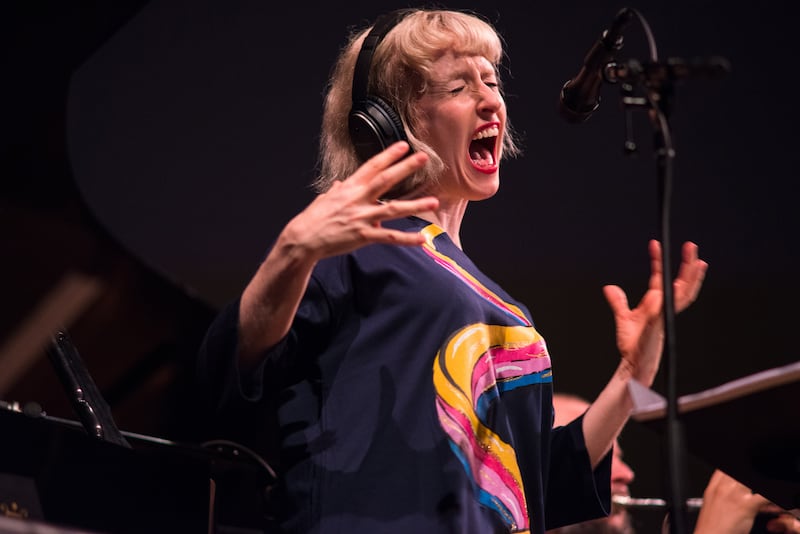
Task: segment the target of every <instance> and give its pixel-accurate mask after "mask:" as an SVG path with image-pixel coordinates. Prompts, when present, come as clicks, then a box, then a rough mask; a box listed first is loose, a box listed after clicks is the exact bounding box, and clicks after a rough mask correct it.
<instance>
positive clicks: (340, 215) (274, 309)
mask: <svg viewBox="0 0 800 534" xmlns="http://www.w3.org/2000/svg"><path fill="white" fill-rule="evenodd" d="M408 148H409V147H408V143H405V142H398V143H395V144H393V145H391V146H390V147H389V148H387V149H386V150H384V151H383V152H380V153H379V154H377V155H375V156H374V157H372V158H371V159H369V160H368V161H366V162H365V163H364V164H363V165H362V166H361V167H359V168H358V170H357V171H356V172H355V173H353V175H352V176H350V177H349V178H347V180H345V181H343V182H337V183H335V184H334V185H333V187H331V188H330V189H329V190H328V191H326V192H325V193H322V194H320V195H318V196H317V198H315V199H314V201H313V202H311V204H309V205H308V207H306V209H304V210H303V211H302V212H300V213H299V214H297V215H296V216H295V217H294V218H293V219H292V220H291V221H290V222H289V223H288V224H287V225H286V227H284V229H283V231H282V232H281V234H280V235H279V236H278V239H277V240H276V242H275V245H274V246H273V248H272V250H271V251H270V253H269V254H268V255H267V257H266V258H265V260H264V261H263V262H262V263H261V265H260V266H259V268H258V270H257V271H256V274H255V275H254V276H253V278H252V279H251V280H250V282H249V283H248V284H247V287H246V288H245V290H244V292H243V293H242V298H241V300H240V302H239V347H238V353H239V358H240V365H241V366H242V367H243V368H245V367H248V366H254V365H256V364H257V363H258V361H259V358H260V357H261V355H262V354H263V352H264V351H265V350H266V349H268V348H270V347H272V346H273V345H274V344H275V343H277V342H278V341H279V340H280V339H281V338H283V337H284V336H285V335H286V334H287V332H289V329H290V327H291V324H292V321H293V319H294V315H295V313H296V312H297V308H298V306H299V304H300V300H301V299H302V297H303V294H304V292H305V290H306V287H307V286H308V282H309V279H310V277H311V272H312V270H313V269H314V265H315V264H316V262H317V261H319V260H321V259H323V258H326V257H330V256H336V255H338V254H344V253H347V252H350V251H353V250H355V249H357V248H359V247H363V246H365V245H369V244H372V243H392V244H396V245H407V246H413V245H421V244H422V243H423V242H424V238H423V236H422V234H420V233H419V232H403V231H400V230H393V229H390V228H384V227H383V226H381V222H382V221H387V220H390V219H397V218H400V217H406V216H409V215H413V214H415V213H420V212H424V211H429V210H433V209H436V207H437V206H438V205H439V201H438V200H437V199H436V198H434V197H425V198H420V199H415V200H393V201H390V202H380V201H379V199H380V198H381V196H382V195H383V194H384V193H386V191H389V190H390V189H391V188H392V187H394V186H395V184H397V183H399V182H400V181H402V180H403V179H405V178H406V177H408V176H409V175H411V174H413V173H414V172H416V171H417V170H419V169H421V168H422V167H423V166H424V165H425V163H426V162H427V161H428V156H427V154H425V153H421V152H418V153H414V154H411V155H410V156H408V157H406V158H402V156H403V155H404V154H406V153H407V152H408ZM401 158H402V159H401Z"/></svg>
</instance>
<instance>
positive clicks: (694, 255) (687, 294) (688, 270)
mask: <svg viewBox="0 0 800 534" xmlns="http://www.w3.org/2000/svg"><path fill="white" fill-rule="evenodd" d="M682 254H683V258H682V260H683V261H682V262H681V266H680V269H679V270H678V277H677V278H676V279H675V283H674V286H673V287H674V289H675V300H676V306H675V307H676V309H677V310H678V311H682V310H683V309H685V308H686V307H687V306H689V304H691V303H692V302H694V301H695V300H696V299H697V295H698V294H699V293H700V288H701V287H702V286H703V280H704V279H705V275H706V271H707V270H708V263H706V262H705V261H703V260H701V259H699V257H698V247H697V245H696V244H694V243H692V242H686V243H684V245H683V249H682Z"/></svg>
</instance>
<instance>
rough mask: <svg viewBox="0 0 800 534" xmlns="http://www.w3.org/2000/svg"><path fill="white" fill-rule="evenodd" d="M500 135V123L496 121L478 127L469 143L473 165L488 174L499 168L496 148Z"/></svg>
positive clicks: (470, 159)
mask: <svg viewBox="0 0 800 534" xmlns="http://www.w3.org/2000/svg"><path fill="white" fill-rule="evenodd" d="M499 135H500V125H499V124H498V123H496V122H493V123H490V124H487V125H485V126H483V127H481V128H480V129H478V130H477V131H476V132H475V134H474V135H473V136H472V141H470V143H469V161H470V163H472V166H473V167H475V169H477V170H479V171H480V172H484V173H486V174H490V173H493V172H495V171H496V170H497V158H496V157H495V154H496V152H495V149H496V146H497V139H498V136H499Z"/></svg>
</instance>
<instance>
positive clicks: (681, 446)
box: [606, 61, 689, 534]
mask: <svg viewBox="0 0 800 534" xmlns="http://www.w3.org/2000/svg"><path fill="white" fill-rule="evenodd" d="M630 65H634V66H636V65H638V63H637V62H635V61H634V62H631V63H630V64H629V65H628V67H623V68H618V66H617V65H616V64H613V63H612V64H609V67H608V70H607V74H608V75H607V77H606V78H607V80H608V81H610V82H612V83H616V82H617V81H622V93H623V97H622V104H623V107H624V109H625V112H626V129H627V132H626V139H625V151H626V153H628V154H633V153H634V152H636V150H637V148H636V144H635V143H634V142H633V140H632V136H631V132H630V128H631V120H630V111H631V110H633V109H645V110H647V112H648V115H649V118H650V123H651V125H652V127H653V150H654V153H655V158H656V179H657V186H658V187H657V189H658V191H657V193H658V226H659V235H660V241H661V285H662V292H663V297H664V299H663V314H664V365H665V367H666V389H667V394H666V397H667V414H666V421H665V425H666V440H667V443H666V457H667V462H666V467H667V476H666V478H667V488H668V492H669V499H668V500H667V508H668V517H669V529H670V530H669V532H670V534H685V533H687V532H688V528H689V527H688V525H689V514H688V508H687V506H686V502H687V498H686V490H685V473H686V440H685V436H684V431H683V422H682V421H681V419H680V416H679V414H678V355H677V349H676V335H675V295H674V291H673V289H674V288H673V285H672V269H671V265H672V247H671V242H672V237H671V235H670V213H671V205H672V179H673V172H672V162H673V160H674V159H675V149H674V148H673V145H672V135H671V131H670V125H669V113H670V105H671V103H672V102H671V99H672V96H673V93H674V84H673V82H672V80H670V79H668V78H667V79H662V78H661V77H659V78H658V79H651V78H649V77H648V76H646V75H643V74H642V72H643V71H641V70H639V69H633V68H629V67H630ZM615 69H617V70H615ZM634 78H635V79H637V80H639V81H642V82H643V83H644V85H645V86H646V93H647V96H646V97H636V96H633V86H632V84H631V83H630V79H634Z"/></svg>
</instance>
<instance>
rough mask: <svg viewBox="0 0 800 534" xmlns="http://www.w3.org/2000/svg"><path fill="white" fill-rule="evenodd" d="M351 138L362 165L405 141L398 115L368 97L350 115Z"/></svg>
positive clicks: (354, 107)
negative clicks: (394, 144)
mask: <svg viewBox="0 0 800 534" xmlns="http://www.w3.org/2000/svg"><path fill="white" fill-rule="evenodd" d="M348 126H349V128H350V138H351V139H352V141H353V146H354V147H355V149H356V154H357V155H358V158H359V160H361V162H362V163H363V162H365V161H366V160H368V159H369V158H371V157H372V156H374V155H375V154H377V153H378V152H380V151H381V150H383V149H385V148H386V147H388V146H389V145H391V144H392V143H395V142H397V141H408V138H407V137H406V132H405V129H404V128H403V121H401V120H400V116H399V115H398V114H397V112H396V111H395V110H394V109H393V108H392V106H390V105H389V103H388V102H386V101H385V100H384V99H382V98H380V97H378V96H371V95H369V96H367V98H366V100H363V101H361V102H360V103H359V104H358V105H354V106H353V109H352V111H350V118H349V124H348Z"/></svg>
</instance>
